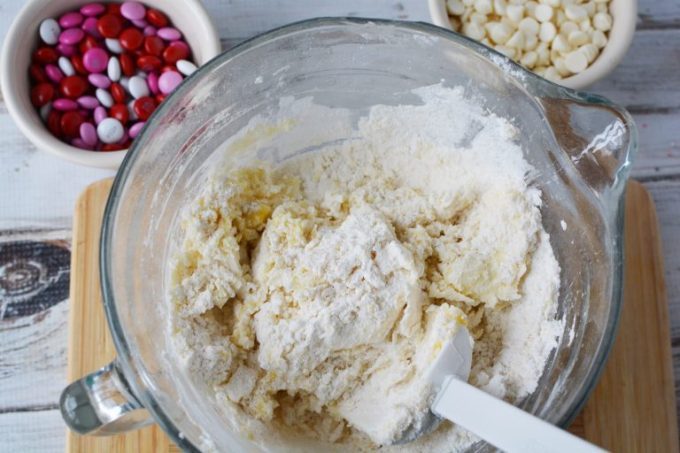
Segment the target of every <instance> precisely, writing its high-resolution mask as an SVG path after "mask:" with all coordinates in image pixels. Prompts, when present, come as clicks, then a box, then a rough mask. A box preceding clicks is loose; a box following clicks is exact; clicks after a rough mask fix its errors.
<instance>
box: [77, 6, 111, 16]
mask: <svg viewBox="0 0 680 453" xmlns="http://www.w3.org/2000/svg"><path fill="white" fill-rule="evenodd" d="M104 11H106V7H105V6H104V5H102V4H101V3H88V4H87V5H83V6H82V7H81V8H80V14H82V15H83V16H98V15H100V14H101V13H103V12H104Z"/></svg>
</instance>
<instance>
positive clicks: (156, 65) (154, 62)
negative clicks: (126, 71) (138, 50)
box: [137, 55, 163, 72]
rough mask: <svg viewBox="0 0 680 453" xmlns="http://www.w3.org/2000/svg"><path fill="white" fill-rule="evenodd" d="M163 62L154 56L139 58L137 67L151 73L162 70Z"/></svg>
mask: <svg viewBox="0 0 680 453" xmlns="http://www.w3.org/2000/svg"><path fill="white" fill-rule="evenodd" d="M162 64H163V62H162V61H161V59H160V58H158V57H155V56H153V55H145V56H143V57H139V58H137V67H138V68H139V69H141V70H142V71H146V72H151V71H157V70H158V69H160V67H161V65H162Z"/></svg>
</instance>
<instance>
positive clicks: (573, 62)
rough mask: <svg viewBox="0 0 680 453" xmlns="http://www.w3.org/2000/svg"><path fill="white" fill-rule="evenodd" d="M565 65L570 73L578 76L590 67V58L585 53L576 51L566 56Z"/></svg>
mask: <svg viewBox="0 0 680 453" xmlns="http://www.w3.org/2000/svg"><path fill="white" fill-rule="evenodd" d="M564 65H565V66H566V67H567V69H568V70H569V71H571V72H573V73H574V74H578V73H579V72H583V71H584V70H585V69H586V68H587V67H588V57H586V56H585V54H584V53H583V52H581V51H578V50H575V51H574V52H571V53H569V54H568V55H567V56H566V58H565V59H564Z"/></svg>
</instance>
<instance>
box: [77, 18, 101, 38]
mask: <svg viewBox="0 0 680 453" xmlns="http://www.w3.org/2000/svg"><path fill="white" fill-rule="evenodd" d="M80 28H82V29H83V31H84V32H85V33H87V34H88V35H90V36H94V37H95V38H101V37H102V35H101V33H99V30H98V29H97V18H95V17H88V18H87V19H85V22H83V25H81V26H80Z"/></svg>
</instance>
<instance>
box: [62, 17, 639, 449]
mask: <svg viewBox="0 0 680 453" xmlns="http://www.w3.org/2000/svg"><path fill="white" fill-rule="evenodd" d="M437 83H442V84H443V85H444V86H460V85H462V86H464V87H465V88H466V89H467V90H468V92H469V93H472V94H474V95H475V96H476V97H477V98H478V99H479V100H480V102H482V103H483V104H484V105H485V107H486V108H487V109H488V110H489V111H491V112H494V113H496V114H497V115H500V116H503V117H506V118H510V119H511V121H512V122H513V123H514V124H515V125H516V127H517V128H518V129H519V131H520V134H519V140H520V142H521V145H522V148H523V150H524V153H525V158H526V159H527V161H529V162H530V163H531V164H532V165H533V166H534V167H535V168H536V169H537V172H536V174H535V175H534V176H533V178H534V181H533V182H534V184H536V185H537V186H538V187H540V189H541V190H542V192H543V206H542V216H543V222H544V226H545V228H546V230H547V231H548V232H549V233H550V237H551V243H552V246H553V248H554V251H555V253H556V255H557V258H558V260H559V262H560V265H561V268H562V270H561V282H562V283H561V288H560V295H559V310H558V316H559V317H560V318H562V319H564V321H565V332H564V335H563V336H562V338H561V342H560V344H559V346H558V348H557V349H556V350H555V352H554V353H553V355H552V356H551V358H550V360H549V362H548V364H547V366H546V368H545V371H544V373H543V376H542V378H541V381H540V383H539V387H538V389H537V390H536V391H535V392H534V393H533V394H532V395H531V396H530V397H528V398H526V399H525V400H524V401H522V402H521V407H522V408H523V409H524V410H526V411H529V412H531V413H533V414H537V415H538V416H540V417H542V418H544V419H546V420H548V421H550V422H552V423H555V424H559V425H561V426H566V425H567V424H568V423H569V422H570V420H571V419H572V418H573V417H574V416H575V415H576V414H577V412H578V411H579V409H580V408H581V406H582V404H583V403H584V401H585V399H586V398H587V396H588V393H589V392H590V390H591V389H592V388H593V385H594V384H595V382H596V380H597V377H598V375H599V373H600V371H601V370H602V367H603V365H604V363H605V359H606V357H607V353H608V351H609V349H610V346H611V344H612V340H613V338H614V333H615V328H616V323H617V318H618V314H619V310H620V307H621V283H622V259H623V257H622V231H623V230H622V228H623V223H622V200H623V193H624V188H625V182H626V179H627V177H628V173H629V170H630V163H631V155H632V154H633V152H634V150H635V148H636V131H635V127H634V125H633V121H632V119H631V117H630V116H629V114H628V113H627V112H626V111H625V110H623V109H621V108H619V107H617V106H614V105H612V104H611V103H610V102H608V101H607V100H605V99H603V98H600V97H597V96H593V95H589V94H585V93H578V92H575V91H571V90H569V89H565V88H562V87H560V86H557V85H554V84H552V83H550V82H547V81H545V80H543V79H541V78H539V77H537V76H535V75H533V74H531V73H530V72H528V71H525V70H524V69H522V68H521V67H520V66H518V65H516V64H514V63H512V62H511V61H509V60H508V59H507V58H505V57H503V56H501V55H500V54H498V53H495V52H493V51H492V50H490V49H488V48H486V47H484V46H482V45H480V44H477V43H475V42H473V41H471V40H468V39H466V38H464V37H462V36H459V35H457V34H455V33H452V32H450V31H447V30H444V29H442V28H438V27H434V26H431V25H427V24H422V23H406V22H392V21H382V20H364V19H315V20H310V21H306V22H301V23H297V24H293V25H289V26H286V27H283V28H279V29H277V30H274V31H271V32H269V33H267V34H265V35H262V36H259V37H257V38H254V39H252V40H250V41H247V42H245V43H243V44H241V45H240V46H238V47H236V48H234V49H232V50H230V51H229V52H226V53H224V54H222V55H220V56H219V57H217V58H215V59H214V60H212V61H211V62H209V63H208V64H206V65H205V66H203V67H202V68H201V69H200V70H198V71H197V72H196V73H195V74H194V75H192V76H191V77H189V78H188V79H187V80H186V81H185V82H184V83H183V84H182V85H181V87H180V88H179V89H178V90H177V91H176V92H175V93H174V94H173V95H172V96H170V97H169V98H168V99H167V100H166V101H165V102H164V103H163V105H162V107H161V108H160V109H159V110H158V111H157V112H156V113H155V114H154V115H153V118H152V119H151V120H150V121H149V122H148V124H147V126H146V127H145V128H144V131H143V133H142V134H141V136H140V137H139V138H138V139H137V140H136V142H135V144H134V146H133V147H132V150H131V152H130V153H129V154H128V156H127V158H126V159H125V161H124V162H123V165H122V167H121V169H120V171H119V173H118V176H117V177H116V180H115V182H114V185H113V189H112V191H111V195H110V197H109V201H108V205H107V207H106V213H105V215H104V225H103V229H102V236H101V261H100V264H101V281H102V291H103V295H104V305H105V308H106V314H107V317H108V321H109V326H110V329H111V333H112V335H113V339H114V341H115V344H116V348H117V351H118V357H117V358H116V359H115V361H114V362H113V363H111V364H110V365H109V366H107V367H105V368H103V369H102V370H99V371H97V372H95V373H93V374H91V375H90V376H87V377H85V378H83V379H81V380H80V381H77V382H75V383H73V384H71V385H70V386H69V387H67V388H66V390H65V391H64V393H63V395H62V399H61V409H62V413H63V415H64V418H65V420H66V422H67V423H68V425H69V426H70V427H71V428H72V429H74V430H76V431H78V432H80V433H90V434H111V433H117V432H121V431H124V430H128V429H134V428H138V427H140V426H143V425H145V424H148V423H151V422H156V423H158V424H159V425H160V426H161V427H162V428H163V429H164V430H165V431H166V432H167V433H168V434H169V435H170V437H171V438H172V440H173V441H175V442H176V443H177V444H178V445H179V446H181V447H182V448H184V449H187V450H197V449H199V448H201V447H202V446H205V445H210V444H212V445H214V446H215V447H216V448H217V449H218V450H221V451H224V450H230V451H232V450H236V451H239V450H240V451H254V450H255V447H254V446H253V445H252V444H251V443H250V442H249V441H248V440H246V439H244V438H241V437H239V435H238V434H236V433H235V432H232V431H230V430H229V429H227V428H226V426H227V424H226V422H225V421H224V420H223V419H222V415H221V414H220V411H219V410H218V408H217V407H215V405H214V404H213V403H212V402H211V400H210V398H206V397H205V396H204V395H205V393H204V391H205V390H206V389H201V388H197V387H196V386H195V385H194V384H191V383H190V382H188V381H186V380H185V378H183V377H182V375H181V373H179V372H178V370H177V369H176V368H175V365H174V364H173V362H172V361H170V360H167V359H166V357H165V354H166V347H165V345H166V342H167V341H168V338H167V337H166V329H165V325H166V319H165V313H164V310H163V309H162V307H163V306H164V304H166V302H165V300H166V299H165V294H166V279H165V276H166V267H167V263H168V261H169V260H168V248H169V247H168V245H169V244H170V243H171V242H172V240H173V237H172V233H173V229H172V225H173V223H174V221H175V219H176V217H177V215H178V212H179V211H180V209H181V207H182V206H183V205H184V204H185V203H186V202H187V200H188V199H189V197H192V196H193V194H194V193H195V188H196V187H197V186H200V181H201V180H202V179H204V178H205V177H206V175H207V173H208V171H209V170H210V168H211V167H212V166H213V165H212V164H213V163H214V162H215V157H216V154H219V150H220V149H221V145H222V144H223V143H224V142H226V141H227V139H229V138H230V137H232V136H234V135H235V134H236V133H237V132H238V131H239V130H240V129H241V128H242V127H243V126H244V125H246V124H247V122H248V121H249V120H250V119H251V118H252V117H253V116H255V115H258V114H266V113H267V112H271V111H272V110H273V109H275V108H276V106H277V104H278V102H279V99H280V98H281V97H282V96H293V97H295V98H301V97H306V96H312V97H313V98H314V101H315V102H316V103H319V104H323V105H328V106H335V107H343V108H348V109H353V110H356V111H357V112H362V111H365V110H366V109H368V108H370V107H371V106H373V105H376V104H388V105H396V104H409V103H415V102H419V100H418V99H417V97H415V96H413V95H412V94H410V91H411V90H412V89H414V88H416V87H421V86H424V85H431V84H437ZM452 121H455V118H452ZM261 142H262V140H260V143H261ZM264 142H267V140H264ZM267 146H268V147H269V148H272V147H273V148H275V147H276V146H277V142H276V137H275V136H274V137H272V138H271V140H270V141H269V143H267ZM216 150H217V151H216ZM259 151H262V150H261V149H258V147H257V146H252V147H248V146H244V147H243V149H242V150H241V152H244V153H257V152H259ZM305 151H306V152H309V151H310V150H308V149H306V150H305ZM562 222H566V225H568V228H566V229H564V228H563V227H562V225H564V224H563V223H562ZM280 447H281V446H272V449H276V448H280ZM487 448H490V447H489V446H488V445H485V444H483V443H478V444H476V445H475V446H474V447H473V448H472V449H473V450H474V451H481V450H484V449H487Z"/></svg>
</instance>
